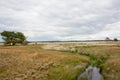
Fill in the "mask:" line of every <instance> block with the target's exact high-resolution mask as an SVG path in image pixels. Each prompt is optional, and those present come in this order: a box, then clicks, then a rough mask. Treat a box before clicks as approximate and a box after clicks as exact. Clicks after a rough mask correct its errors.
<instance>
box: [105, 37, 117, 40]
mask: <svg viewBox="0 0 120 80" xmlns="http://www.w3.org/2000/svg"><path fill="white" fill-rule="evenodd" d="M105 40H106V41H118V39H117V38H114V39H113V40H112V39H110V38H109V37H106V38H105Z"/></svg>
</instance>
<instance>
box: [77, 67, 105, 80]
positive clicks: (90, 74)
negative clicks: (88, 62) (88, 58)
mask: <svg viewBox="0 0 120 80" xmlns="http://www.w3.org/2000/svg"><path fill="white" fill-rule="evenodd" d="M77 80H104V79H103V76H102V75H101V74H100V68H97V67H92V66H89V67H88V68H87V69H86V70H85V72H83V73H82V74H81V75H80V76H78V78H77Z"/></svg>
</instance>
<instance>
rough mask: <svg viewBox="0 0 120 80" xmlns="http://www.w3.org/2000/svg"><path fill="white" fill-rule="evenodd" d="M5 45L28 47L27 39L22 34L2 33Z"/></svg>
mask: <svg viewBox="0 0 120 80" xmlns="http://www.w3.org/2000/svg"><path fill="white" fill-rule="evenodd" d="M0 34H1V36H2V39H3V40H4V41H5V42H4V44H5V45H15V44H16V43H19V44H23V45H26V44H27V41H26V37H25V35H24V34H23V33H22V32H14V31H3V32H2V33H0Z"/></svg>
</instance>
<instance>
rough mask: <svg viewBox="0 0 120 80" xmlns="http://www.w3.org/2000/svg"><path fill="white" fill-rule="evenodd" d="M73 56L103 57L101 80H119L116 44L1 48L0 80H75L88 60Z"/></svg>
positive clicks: (119, 58)
mask: <svg viewBox="0 0 120 80" xmlns="http://www.w3.org/2000/svg"><path fill="white" fill-rule="evenodd" d="M76 50H77V51H76ZM73 51H74V53H72V52H73ZM75 52H76V53H78V52H79V53H87V54H92V55H94V56H96V57H99V56H102V57H105V58H106V60H105V62H104V63H102V64H101V66H100V67H101V69H102V74H103V76H104V77H105V80H119V79H120V42H71V43H70V42H69V43H67V42H66V43H44V44H43V43H40V44H37V45H33V44H30V45H27V46H2V45H1V46H0V80H76V78H77V76H78V75H79V74H80V73H82V72H83V71H84V69H85V68H86V66H87V65H88V63H89V62H90V59H89V57H88V56H85V55H80V54H76V53H75Z"/></svg>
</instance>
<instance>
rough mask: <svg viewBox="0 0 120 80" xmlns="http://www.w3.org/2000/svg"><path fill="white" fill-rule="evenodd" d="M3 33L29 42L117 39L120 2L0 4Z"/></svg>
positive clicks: (6, 0)
mask: <svg viewBox="0 0 120 80" xmlns="http://www.w3.org/2000/svg"><path fill="white" fill-rule="evenodd" d="M4 30H8V31H17V32H23V33H24V34H25V36H26V37H27V40H29V41H49V40H50V41H52V40H62V41H63V40H66V41H68V40H104V39H105V37H110V38H111V39H114V38H118V39H120V0H0V32H3V31H4ZM0 41H2V39H1V37H0Z"/></svg>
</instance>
